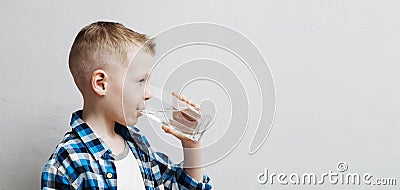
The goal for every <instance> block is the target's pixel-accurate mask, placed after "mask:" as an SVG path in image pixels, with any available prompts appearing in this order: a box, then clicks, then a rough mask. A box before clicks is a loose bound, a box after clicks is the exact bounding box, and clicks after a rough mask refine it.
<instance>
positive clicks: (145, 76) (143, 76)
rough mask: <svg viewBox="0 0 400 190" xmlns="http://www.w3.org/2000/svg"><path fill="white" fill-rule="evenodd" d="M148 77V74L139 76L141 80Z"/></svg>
mask: <svg viewBox="0 0 400 190" xmlns="http://www.w3.org/2000/svg"><path fill="white" fill-rule="evenodd" d="M148 76H149V74H148V73H146V74H143V75H141V78H147V77H148Z"/></svg>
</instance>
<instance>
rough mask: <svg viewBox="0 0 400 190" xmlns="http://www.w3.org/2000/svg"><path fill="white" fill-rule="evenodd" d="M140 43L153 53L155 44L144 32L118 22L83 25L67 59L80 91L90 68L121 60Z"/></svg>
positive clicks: (88, 80)
mask: <svg viewBox="0 0 400 190" xmlns="http://www.w3.org/2000/svg"><path fill="white" fill-rule="evenodd" d="M141 46H143V48H142V49H143V50H144V51H145V52H147V53H150V54H151V55H154V54H155V49H154V47H155V44H154V42H153V41H152V40H151V39H149V38H148V36H147V35H145V34H140V33H138V32H135V31H133V30H131V29H129V28H127V27H125V26H124V25H122V24H120V23H116V22H105V21H98V22H95V23H92V24H90V25H88V26H85V27H84V28H82V30H81V31H79V33H78V34H77V36H76V37H75V40H74V43H73V45H72V47H71V51H70V53H69V61H68V62H69V69H70V71H71V74H72V76H73V78H74V81H75V84H76V86H77V87H78V89H79V91H80V92H81V93H82V94H83V93H84V89H85V88H88V86H90V78H91V75H92V73H93V71H95V70H97V69H105V68H107V67H108V66H110V65H112V64H123V63H124V62H126V61H127V60H128V59H129V58H128V53H129V52H130V51H131V50H133V49H134V48H139V47H141Z"/></svg>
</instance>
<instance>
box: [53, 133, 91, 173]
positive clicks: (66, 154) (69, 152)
mask: <svg viewBox="0 0 400 190" xmlns="http://www.w3.org/2000/svg"><path fill="white" fill-rule="evenodd" d="M80 160H94V159H93V158H92V155H91V154H90V153H89V151H88V149H87V148H86V146H85V144H84V143H83V142H82V140H81V139H80V138H79V136H78V135H77V134H76V133H75V132H74V131H73V130H71V131H69V132H67V133H66V134H65V135H64V137H63V139H62V140H61V142H60V143H59V144H58V145H57V146H56V148H55V150H54V152H53V153H52V154H51V156H50V158H49V160H48V161H47V163H46V165H50V166H52V167H55V168H59V167H63V166H64V165H65V164H73V163H81V162H80ZM65 167H66V166H65Z"/></svg>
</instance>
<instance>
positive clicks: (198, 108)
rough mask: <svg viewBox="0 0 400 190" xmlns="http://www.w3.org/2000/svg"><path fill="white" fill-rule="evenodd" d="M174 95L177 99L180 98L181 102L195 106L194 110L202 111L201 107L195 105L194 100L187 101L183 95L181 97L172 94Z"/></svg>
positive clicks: (173, 93)
mask: <svg viewBox="0 0 400 190" xmlns="http://www.w3.org/2000/svg"><path fill="white" fill-rule="evenodd" d="M172 95H173V96H175V97H176V98H178V99H179V100H181V101H183V102H185V103H187V104H189V105H191V106H193V107H194V108H196V109H197V110H200V106H199V105H197V104H196V103H194V102H193V101H192V100H189V99H187V98H186V97H184V96H183V95H179V94H177V93H175V92H172Z"/></svg>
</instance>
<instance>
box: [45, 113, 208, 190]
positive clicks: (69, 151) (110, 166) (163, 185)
mask: <svg viewBox="0 0 400 190" xmlns="http://www.w3.org/2000/svg"><path fill="white" fill-rule="evenodd" d="M81 117H82V110H78V111H76V112H75V113H73V114H72V119H71V123H70V125H71V126H72V130H71V131H70V132H68V133H66V134H65V136H64V139H63V140H62V141H61V143H60V144H59V145H58V146H57V147H56V149H55V151H54V153H53V154H52V155H51V157H50V159H49V160H48V161H47V163H46V165H45V167H44V170H43V172H42V180H41V187H42V189H114V190H116V189H117V177H118V176H117V173H116V170H115V165H114V157H113V154H111V150H110V149H109V147H108V146H107V144H105V143H104V141H102V140H101V139H99V138H97V137H96V135H95V134H94V132H93V131H92V129H91V128H90V127H89V126H88V125H87V124H86V123H85V122H84V121H83V120H82V119H81ZM115 131H116V132H117V133H118V134H120V135H121V136H122V137H123V138H124V139H125V140H126V141H127V142H128V145H129V147H130V149H131V151H132V152H133V154H134V155H135V157H136V159H137V161H138V164H139V168H140V172H141V173H142V177H143V181H144V185H145V187H146V190H153V189H183V190H186V189H190V190H191V189H211V185H210V184H209V183H208V181H209V180H210V178H209V177H208V176H207V175H204V176H203V181H202V182H197V181H196V180H194V179H193V178H192V177H191V176H190V175H188V174H187V173H186V172H185V171H184V170H183V167H182V164H183V162H181V163H180V164H174V163H172V162H171V160H170V159H169V158H168V157H167V156H166V155H165V154H163V153H160V152H156V151H153V149H152V148H151V146H150V144H149V142H148V141H147V139H146V137H144V136H143V135H141V134H140V131H139V129H137V128H136V127H134V126H131V127H126V126H123V125H121V124H119V123H116V124H115Z"/></svg>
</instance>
